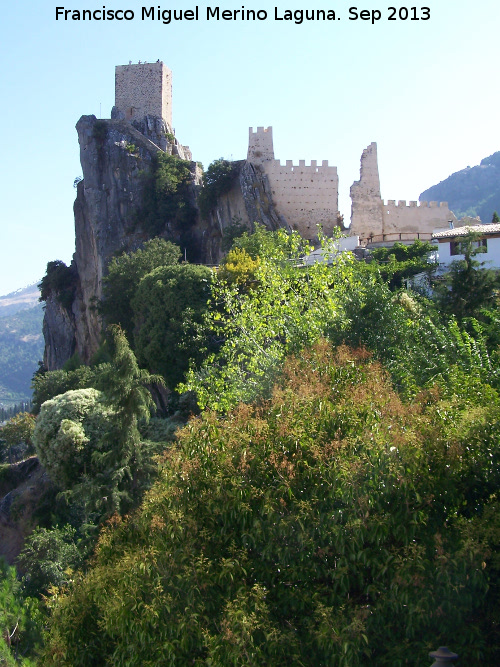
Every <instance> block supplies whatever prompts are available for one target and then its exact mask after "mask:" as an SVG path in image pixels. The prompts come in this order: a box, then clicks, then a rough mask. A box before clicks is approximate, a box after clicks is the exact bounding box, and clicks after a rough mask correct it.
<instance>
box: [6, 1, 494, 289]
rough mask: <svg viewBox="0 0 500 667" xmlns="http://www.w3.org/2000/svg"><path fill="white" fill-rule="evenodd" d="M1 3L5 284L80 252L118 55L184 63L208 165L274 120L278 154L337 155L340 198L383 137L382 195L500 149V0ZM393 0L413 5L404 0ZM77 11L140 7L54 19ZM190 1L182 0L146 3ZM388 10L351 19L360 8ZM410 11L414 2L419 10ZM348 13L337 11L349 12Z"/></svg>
mask: <svg viewBox="0 0 500 667" xmlns="http://www.w3.org/2000/svg"><path fill="white" fill-rule="evenodd" d="M6 4H7V3H4V5H3V8H2V10H1V14H0V16H1V25H2V40H1V43H0V54H1V57H2V58H1V62H2V69H1V74H0V77H1V78H0V84H1V86H0V90H1V91H2V95H1V99H2V104H1V105H0V122H1V127H2V140H1V144H0V146H1V148H0V150H1V152H2V160H1V163H0V164H1V166H0V189H1V190H0V195H1V202H2V206H1V209H0V210H1V219H0V294H6V293H7V292H10V291H12V290H14V289H16V288H19V287H22V286H24V285H26V284H28V283H31V282H33V281H35V280H38V279H40V278H41V276H42V275H43V273H44V271H45V266H46V264H47V262H48V261H50V260H54V259H62V260H63V261H65V262H67V263H68V262H69V261H70V260H71V256H72V253H73V251H74V229H73V211H72V206H73V200H74V197H75V190H74V189H73V181H74V179H75V177H76V176H79V175H81V168H80V164H79V148H78V140H77V135H76V131H75V129H74V126H75V124H76V122H77V121H78V119H79V117H80V116H81V115H83V114H95V115H96V116H101V117H103V118H109V116H110V111H111V107H112V106H113V101H114V67H115V65H120V64H127V63H128V62H129V60H131V61H132V62H138V61H139V60H142V61H148V62H151V61H156V60H157V59H158V58H159V59H160V60H163V61H164V62H165V63H166V64H167V65H168V66H169V67H170V68H171V69H172V71H173V81H174V92H173V94H174V101H173V118H174V121H173V124H174V127H175V130H176V134H177V137H178V139H179V140H180V141H181V142H182V143H184V144H187V145H189V146H190V147H191V150H192V152H193V158H194V159H195V160H198V161H201V162H202V163H203V164H204V165H205V166H208V164H209V163H210V162H211V161H212V160H214V159H216V158H218V157H221V156H222V157H226V158H233V159H241V158H244V157H245V156H246V149H247V139H248V128H249V126H253V127H257V126H259V125H262V126H269V125H272V126H273V135H274V145H275V155H276V157H277V158H280V159H281V160H282V161H284V160H286V159H292V160H294V162H297V161H298V160H299V159H305V160H306V163H308V162H309V161H310V160H311V159H313V160H326V159H327V160H329V163H330V164H333V165H336V166H337V167H338V173H339V179H340V209H341V212H342V213H344V215H345V217H346V219H348V218H349V215H350V204H349V198H348V193H349V187H350V185H351V183H352V182H353V180H355V179H357V178H358V177H359V159H360V156H361V152H362V151H363V149H364V148H365V147H366V146H367V145H368V144H369V143H371V142H372V141H376V142H377V143H378V152H379V169H380V178H381V188H382V196H383V197H384V198H385V199H406V200H410V199H417V198H418V195H419V194H420V192H422V191H423V190H425V189H426V188H427V187H429V186H431V185H434V184H435V183H437V182H439V181H440V180H443V179H444V178H446V177H447V176H448V175H449V174H451V173H453V172H454V171H458V170H459V169H462V168H464V167H466V166H467V165H471V166H472V165H475V164H478V163H479V161H480V160H481V159H482V158H483V157H486V156H487V155H490V154H491V153H494V152H495V151H497V150H500V137H499V133H500V123H499V109H500V87H499V72H498V70H499V68H498V63H499V56H498V25H499V23H500V4H498V2H497V1H496V0H477V1H476V2H475V3H472V2H470V0H467V1H466V0H454V1H453V2H452V1H451V0H424V1H423V2H422V3H421V4H419V5H418V8H417V15H421V12H420V7H421V6H428V7H429V9H430V15H431V18H430V20H428V21H422V20H420V21H409V20H406V21H403V20H396V21H388V20H387V18H388V15H389V12H388V10H387V8H388V7H389V5H390V4H391V1H390V0H389V2H381V1H380V0H363V2H362V3H356V0H349V1H348V2H346V1H344V0H332V3H331V4H326V3H322V2H319V3H318V4H314V5H313V8H314V9H333V10H334V11H335V12H336V16H337V20H336V21H325V22H322V21H307V22H306V21H304V22H303V23H302V24H300V25H299V24H297V23H295V22H294V21H284V20H282V21H277V20H275V17H274V12H275V9H274V8H275V7H277V8H278V16H284V13H285V11H286V10H287V9H289V10H292V11H295V10H298V9H305V8H306V7H307V8H309V9H310V8H311V6H308V5H306V4H305V2H304V3H301V2H297V1H295V0H288V1H286V2H283V3H279V2H277V3H274V4H270V3H266V2H265V1H264V0H262V1H261V2H259V1H258V0H257V1H256V2H253V1H252V2H246V3H245V4H243V3H238V2H229V0H228V1H227V2H226V3H225V4H219V5H217V3H216V2H213V3H198V6H199V8H200V20H199V21H197V22H195V21H185V20H183V21H177V22H173V23H171V24H170V25H164V24H163V23H161V22H158V21H154V22H153V21H151V20H149V19H147V20H146V21H142V20H141V7H142V6H143V5H142V4H139V3H136V2H134V1H133V0H113V1H110V2H102V1H101V2H93V1H91V0H82V4H79V5H71V4H66V5H64V4H62V0H56V1H55V2H47V1H46V0H37V1H36V2H35V1H31V0H30V1H23V0H20V1H18V2H11V3H8V5H7V6H6ZM392 4H393V5H394V6H396V7H397V8H399V7H403V6H408V7H410V6H415V5H416V3H415V2H412V3H407V5H404V4H403V3H402V2H399V3H397V4H396V3H395V2H393V3H392ZM56 6H61V7H65V8H66V9H80V10H83V9H91V10H92V9H101V8H102V7H103V6H105V7H106V9H112V10H118V9H131V10H133V11H134V13H135V19H134V20H133V21H120V22H117V21H91V22H89V21H85V22H84V21H80V22H77V21H61V20H59V21H56V19H55V15H56ZM144 6H146V7H150V6H155V7H158V6H160V7H161V8H162V9H184V10H187V9H191V8H194V7H195V6H196V3H195V2H193V3H190V2H185V1H182V0H178V1H175V0H174V2H172V3H171V4H160V5H158V3H157V4H155V5H148V4H147V3H145V5H144ZM207 6H210V7H216V6H219V7H220V8H221V10H222V9H226V10H235V9H241V8H242V7H245V9H255V10H257V9H261V10H266V11H267V12H268V19H267V20H266V21H257V22H252V21H241V20H235V21H222V20H221V21H219V22H216V21H214V20H210V21H206V20H205V15H206V9H205V8H206V7H207ZM350 7H357V8H358V12H359V11H360V10H361V9H370V10H377V9H378V10H380V11H381V14H382V18H381V20H380V21H378V22H376V23H375V24H372V23H371V22H370V21H362V20H360V19H358V20H356V21H350V20H349V18H348V17H349V8H350ZM410 14H411V12H410ZM338 17H340V20H338Z"/></svg>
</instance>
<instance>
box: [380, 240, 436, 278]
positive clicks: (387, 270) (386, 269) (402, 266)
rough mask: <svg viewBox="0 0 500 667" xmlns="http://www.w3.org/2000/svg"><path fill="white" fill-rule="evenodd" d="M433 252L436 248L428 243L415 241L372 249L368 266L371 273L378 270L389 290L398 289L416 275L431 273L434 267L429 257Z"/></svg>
mask: <svg viewBox="0 0 500 667" xmlns="http://www.w3.org/2000/svg"><path fill="white" fill-rule="evenodd" d="M435 251H436V246H435V245H433V244H432V243H430V242H429V241H420V240H418V239H417V240H416V241H415V242H414V243H412V244H411V245H408V244H405V243H399V242H397V243H395V244H394V245H393V246H391V247H390V248H375V249H373V250H372V251H371V254H370V258H371V260H372V261H371V263H370V264H369V265H368V266H369V269H370V270H371V271H375V270H378V271H379V272H380V276H381V278H382V280H384V281H385V282H387V283H388V284H389V287H390V288H391V289H393V290H394V289H400V288H401V287H403V286H404V282H405V281H406V280H408V279H409V278H412V277H413V276H415V275H417V274H418V273H422V272H425V273H427V274H430V273H432V272H433V270H434V269H435V268H436V265H435V264H434V263H430V262H429V256H430V255H431V254H432V253H434V252H435Z"/></svg>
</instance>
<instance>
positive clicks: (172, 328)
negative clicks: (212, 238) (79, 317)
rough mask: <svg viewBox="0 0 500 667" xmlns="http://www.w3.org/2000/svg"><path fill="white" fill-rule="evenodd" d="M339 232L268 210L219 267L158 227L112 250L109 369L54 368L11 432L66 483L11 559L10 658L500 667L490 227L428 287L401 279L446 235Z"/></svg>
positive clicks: (499, 397) (499, 407) (498, 361)
mask: <svg viewBox="0 0 500 667" xmlns="http://www.w3.org/2000/svg"><path fill="white" fill-rule="evenodd" d="M322 243H323V246H324V249H325V252H326V254H327V256H328V255H330V256H332V257H333V259H332V261H331V262H330V263H328V262H323V263H317V264H314V265H312V266H310V265H304V263H303V261H302V258H303V256H304V254H306V253H307V252H308V251H309V248H308V247H307V246H306V245H305V244H304V241H303V240H302V239H301V238H300V237H299V236H298V235H297V234H287V233H286V232H285V231H284V230H279V231H277V232H273V233H271V232H267V231H265V230H263V229H260V228H258V229H257V230H256V231H255V233H254V234H252V235H248V234H244V235H243V236H241V237H239V238H237V239H235V241H234V243H233V247H232V249H231V250H230V251H229V253H228V255H227V257H226V260H225V261H224V262H223V264H222V266H221V267H220V268H219V269H218V270H217V271H214V270H209V269H208V268H206V267H196V266H192V265H189V264H186V263H178V255H179V252H178V249H176V248H175V247H174V246H172V244H168V243H166V242H164V241H162V240H159V239H156V240H154V241H150V242H148V243H146V244H145V245H144V247H143V249H141V250H140V251H137V252H136V253H133V254H131V255H123V256H121V257H118V258H116V260H115V261H114V262H113V263H112V264H111V266H110V271H109V275H108V277H107V278H106V280H105V285H104V295H105V299H104V302H103V304H102V305H101V312H102V313H103V316H104V317H105V319H106V321H107V322H108V324H109V326H108V333H107V337H106V339H105V340H103V344H102V347H101V349H100V350H99V352H98V354H97V355H96V357H95V359H94V360H93V363H92V364H91V365H89V366H82V365H80V363H79V360H78V359H77V358H74V359H72V361H71V364H70V365H69V366H68V367H67V369H66V370H61V371H54V372H50V373H45V374H42V375H37V377H36V378H35V380H34V401H35V411H36V412H38V413H39V414H38V417H37V419H36V425H35V426H34V428H33V423H32V421H31V422H30V421H29V418H27V417H25V418H18V421H17V422H16V423H15V424H12V425H10V426H9V428H7V430H5V429H4V430H5V432H4V433H3V437H4V438H5V439H6V441H7V440H8V439H9V438H11V437H13V435H12V434H13V432H15V430H16V429H18V430H17V431H16V432H18V433H20V430H19V429H20V428H21V426H22V427H23V428H24V429H25V430H26V432H25V433H24V431H23V433H24V435H23V436H22V437H23V438H24V439H25V440H29V441H31V440H32V441H33V443H34V446H35V449H36V452H37V455H38V457H39V460H40V462H41V464H42V466H43V467H44V469H45V471H46V473H47V475H48V477H49V478H50V480H51V485H50V486H49V488H47V489H45V491H44V494H43V495H42V496H41V498H40V501H39V504H38V508H37V511H36V512H35V513H34V514H33V515H32V516H31V517H30V518H29V521H31V528H34V530H33V532H32V533H31V535H30V536H29V537H28V538H27V539H26V541H25V545H24V548H23V550H22V551H21V553H20V556H19V558H18V561H17V563H18V568H19V572H20V574H21V576H22V583H21V586H19V585H18V584H16V582H15V577H14V578H13V575H12V571H9V570H8V569H5V571H4V572H3V574H1V575H0V577H1V578H2V579H1V586H2V587H3V589H2V590H4V599H5V600H6V601H7V602H6V604H5V605H4V607H5V611H4V612H3V613H4V616H3V617H2V618H3V619H4V620H3V624H4V626H5V627H6V628H7V629H8V632H7V633H6V634H5V633H4V639H2V638H1V637H0V660H1V659H2V657H3V656H5V657H4V660H5V661H6V664H8V665H9V664H15V660H16V656H17V662H18V663H21V664H22V663H24V664H25V665H27V664H29V663H28V662H27V660H26V656H30V659H32V660H33V661H34V662H35V664H38V665H44V666H45V665H58V666H61V667H63V666H68V667H69V666H71V667H73V666H75V667H76V666H82V667H83V666H89V667H91V666H93V665H110V666H111V665H123V666H124V667H135V666H137V667H139V666H141V667H142V666H144V665H172V666H173V665H188V664H189V665H191V664H194V665H205V666H207V667H208V666H209V665H212V666H221V667H225V666H227V667H229V666H231V667H234V666H235V665H241V667H243V666H245V667H247V666H249V665H255V666H257V665H270V666H276V667H278V666H281V665H283V666H285V665H287V666H288V665H292V664H293V665H295V664H296V665H304V666H310V667H313V666H316V665H325V666H332V667H336V666H339V667H358V666H359V667H361V666H362V665H367V664H370V665H379V666H387V667H389V666H391V667H398V666H403V665H406V664H414V665H423V666H424V667H425V666H426V665H428V664H429V662H430V661H429V659H428V653H429V651H430V650H433V649H436V648H437V647H438V646H439V645H449V646H450V647H452V648H453V649H454V650H455V651H456V652H457V653H459V654H460V655H461V658H462V662H463V663H464V664H466V663H467V664H482V665H488V666H491V667H493V666H494V665H497V664H499V660H500V615H499V609H500V558H499V554H500V539H499V536H500V523H499V521H500V519H499V517H500V513H499V511H498V500H499V499H498V489H499V485H500V445H499V443H500V419H499V416H500V394H499V392H500V357H499V350H498V345H499V342H500V329H499V325H500V316H499V307H498V298H497V289H498V281H497V278H496V276H495V275H494V274H492V272H490V271H485V270H484V269H483V268H482V267H481V265H480V263H479V261H478V259H477V257H475V253H476V252H477V250H476V249H474V248H475V246H474V237H473V236H471V237H470V238H468V239H466V240H465V242H464V248H463V252H464V260H462V261H461V262H460V263H458V264H456V265H454V267H453V270H452V272H451V273H450V275H449V276H448V278H447V279H446V281H445V283H444V284H442V283H441V286H439V285H438V286H436V289H435V291H434V297H433V299H432V300H430V299H429V298H427V297H425V296H422V295H419V294H416V293H414V292H411V291H408V290H405V289H403V288H402V287H401V285H402V284H404V282H405V279H406V278H408V277H410V276H411V275H414V274H415V273H417V272H422V271H424V272H425V271H427V272H428V273H429V279H430V280H431V281H432V267H431V266H430V265H429V264H428V263H427V254H428V253H429V251H430V250H431V249H432V246H430V245H429V244H424V243H421V242H417V243H416V244H414V245H413V246H412V247H411V248H410V249H408V248H405V247H404V246H402V245H400V244H399V245H398V244H396V245H395V247H394V248H393V249H391V250H390V251H384V252H383V253H381V254H380V256H378V255H377V254H376V253H375V256H374V257H373V258H372V261H371V262H369V263H365V262H357V261H356V260H355V259H354V258H353V257H352V256H351V255H349V254H342V255H339V256H334V255H335V251H334V244H333V243H332V241H329V240H328V239H323V240H322ZM465 287H466V288H467V289H465ZM113 294H116V295H119V296H120V297H121V300H119V299H116V300H114V299H112V298H111V296H112V295H113ZM181 294H183V295H184V296H185V295H189V298H179V296H180V295H181ZM179 381H180V382H179ZM152 395H154V397H155V400H156V405H157V407H156V409H154V408H153V402H152ZM28 431H29V432H28ZM0 435H1V434H0ZM19 437H21V436H19ZM5 470H6V472H4V473H3V475H4V477H5V478H7V479H8V475H9V472H8V466H7V467H6V468H5ZM9 511H10V517H11V520H12V521H14V520H15V518H16V517H18V516H24V517H25V522H26V521H28V518H26V515H23V509H22V507H20V506H19V504H18V505H16V501H15V500H14V503H13V509H11V510H9ZM35 526H36V527H35ZM0 613H2V612H1V611H0ZM16 623H17V626H16ZM14 627H16V632H15V633H14V632H12V630H13V628H14ZM42 629H44V635H43V638H42V636H41V630H42ZM11 635H12V637H11ZM5 637H7V638H10V639H5ZM2 642H3V644H2ZM9 642H10V646H9V645H8V644H9ZM21 656H23V657H21ZM8 661H10V662H8Z"/></svg>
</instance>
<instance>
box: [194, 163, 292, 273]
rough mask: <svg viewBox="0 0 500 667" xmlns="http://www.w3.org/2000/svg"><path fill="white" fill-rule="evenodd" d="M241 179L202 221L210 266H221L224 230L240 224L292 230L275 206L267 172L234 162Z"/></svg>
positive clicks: (254, 166) (221, 197)
mask: <svg viewBox="0 0 500 667" xmlns="http://www.w3.org/2000/svg"><path fill="white" fill-rule="evenodd" d="M235 165H236V168H237V169H238V177H237V178H236V179H235V181H234V184H233V186H232V188H231V189H230V190H229V192H227V193H225V194H223V195H221V196H220V197H219V199H218V201H217V205H216V206H215V207H214V209H213V210H212V211H211V212H210V214H209V216H208V218H207V220H206V221H202V223H201V225H202V227H203V231H202V252H203V256H204V259H205V262H206V263H207V264H218V263H219V261H220V259H221V257H222V254H223V253H222V248H221V243H222V239H223V237H224V232H225V230H226V229H227V228H228V227H230V226H231V225H233V224H234V223H239V224H241V225H243V226H244V227H246V228H247V229H248V230H249V231H251V230H252V229H254V227H255V223H257V224H260V225H264V227H266V228H267V229H270V230H276V229H278V228H280V227H284V228H285V229H290V227H289V225H288V222H287V221H286V220H285V218H284V217H283V216H281V215H280V214H279V213H278V211H277V210H276V207H275V205H274V203H273V197H272V193H271V188H270V186H269V179H268V177H267V175H266V174H265V173H264V170H263V169H262V168H261V167H260V166H259V165H255V164H252V163H251V162H248V161H245V160H241V161H240V162H238V163H235Z"/></svg>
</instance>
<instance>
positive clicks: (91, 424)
mask: <svg viewBox="0 0 500 667" xmlns="http://www.w3.org/2000/svg"><path fill="white" fill-rule="evenodd" d="M110 412H111V411H110V410H109V409H106V408H105V407H104V405H103V395H102V393H101V392H99V391H98V390H97V389H93V388H89V389H76V390H70V391H67V392H66V393H64V394H60V395H58V396H56V397H55V398H53V399H51V400H48V401H45V403H44V404H43V405H42V408H41V410H40V414H39V416H38V419H37V421H36V426H35V430H34V434H33V441H34V443H35V447H36V452H37V454H38V457H39V459H40V463H41V464H42V466H43V467H44V468H45V469H46V470H47V472H48V474H49V477H50V479H51V480H52V482H54V484H56V485H57V486H58V487H59V488H60V489H63V490H67V489H72V488H73V486H75V485H77V484H79V483H80V482H81V478H82V476H83V475H89V474H91V473H92V454H93V452H94V451H95V450H96V448H97V447H98V446H99V443H100V440H101V438H102V437H103V435H104V433H105V432H106V429H107V428H109V419H110Z"/></svg>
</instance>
